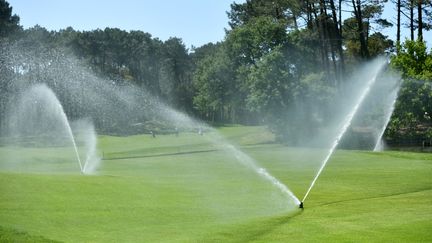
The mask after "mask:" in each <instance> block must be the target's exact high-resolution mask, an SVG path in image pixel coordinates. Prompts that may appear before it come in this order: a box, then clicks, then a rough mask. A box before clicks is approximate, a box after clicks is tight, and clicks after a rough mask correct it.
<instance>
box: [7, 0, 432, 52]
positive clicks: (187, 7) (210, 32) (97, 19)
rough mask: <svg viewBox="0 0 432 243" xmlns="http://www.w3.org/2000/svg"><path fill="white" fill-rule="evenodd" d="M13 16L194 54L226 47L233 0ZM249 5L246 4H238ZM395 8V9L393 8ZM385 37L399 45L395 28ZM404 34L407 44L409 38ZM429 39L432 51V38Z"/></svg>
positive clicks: (97, 5)
mask: <svg viewBox="0 0 432 243" xmlns="http://www.w3.org/2000/svg"><path fill="white" fill-rule="evenodd" d="M8 2H9V3H10V4H11V6H12V7H13V12H14V13H16V14H18V15H19V16H20V18H21V21H20V23H21V25H23V26H24V28H29V27H32V26H34V25H36V24H39V25H40V26H42V27H45V28H47V29H48V30H59V29H64V28H66V27H68V26H72V27H73V28H74V29H76V30H94V29H97V28H100V29H104V28H105V27H117V28H120V29H123V30H142V31H144V32H148V33H150V34H151V35H152V36H153V37H158V38H159V39H161V40H166V39H168V38H169V37H172V36H175V37H179V38H182V39H183V42H184V43H185V44H186V46H187V47H188V48H190V47H191V45H193V46H196V47H198V46H201V45H203V44H206V43H208V42H217V41H221V40H223V38H224V35H225V31H224V28H228V17H227V15H226V11H228V10H229V9H230V4H231V3H232V2H233V0H116V1H113V0H8ZM235 2H237V3H240V2H245V0H235ZM388 5H389V4H388ZM384 17H387V18H389V19H392V20H394V21H395V11H394V10H393V8H392V6H387V7H386V9H385V12H384ZM382 32H383V34H385V35H388V36H389V37H390V38H392V39H393V40H394V39H395V38H396V30H395V28H391V29H385V30H383V31H382ZM408 35H409V32H408V30H404V31H403V33H402V40H404V39H405V37H408ZM424 39H425V40H426V41H427V42H428V46H429V47H431V44H432V43H431V42H432V32H431V31H429V32H425V33H424Z"/></svg>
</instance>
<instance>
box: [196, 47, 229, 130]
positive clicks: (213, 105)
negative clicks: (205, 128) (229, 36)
mask: <svg viewBox="0 0 432 243" xmlns="http://www.w3.org/2000/svg"><path fill="white" fill-rule="evenodd" d="M230 63H231V61H230V59H229V57H228V54H227V53H226V51H225V49H224V47H223V46H221V45H219V46H218V47H217V48H216V49H215V50H214V51H212V52H211V53H209V54H208V55H206V56H205V57H204V58H202V59H201V60H199V62H198V64H197V67H196V70H195V73H194V79H193V84H194V88H195V90H196V96H195V97H194V98H193V103H194V106H195V108H196V109H197V110H198V111H199V112H200V115H201V117H203V118H205V119H208V120H211V121H213V122H215V121H221V120H222V121H223V116H224V113H225V110H228V109H229V106H230V105H231V104H232V102H231V99H232V98H233V96H234V95H235V94H236V87H235V80H234V70H233V68H232V65H230Z"/></svg>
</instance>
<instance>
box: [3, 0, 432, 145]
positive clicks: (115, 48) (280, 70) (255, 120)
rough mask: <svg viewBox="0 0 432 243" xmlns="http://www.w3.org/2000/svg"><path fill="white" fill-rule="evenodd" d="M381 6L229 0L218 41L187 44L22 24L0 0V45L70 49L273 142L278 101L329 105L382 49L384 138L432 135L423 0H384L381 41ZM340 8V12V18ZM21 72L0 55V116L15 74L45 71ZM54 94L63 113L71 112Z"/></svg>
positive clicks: (47, 51) (430, 63)
mask: <svg viewBox="0 0 432 243" xmlns="http://www.w3.org/2000/svg"><path fill="white" fill-rule="evenodd" d="M386 2H387V1H382V0H339V1H334V0H303V1H298V0H275V1H266V0H247V1H246V2H245V3H240V4H236V3H233V4H231V9H230V10H229V11H228V12H227V14H228V17H229V26H230V27H229V29H227V30H226V35H225V38H224V40H223V41H221V42H218V43H208V44H206V45H203V46H201V47H193V48H191V49H188V48H186V46H185V44H184V43H183V41H182V40H181V39H180V38H176V37H172V38H170V39H168V40H166V41H162V40H160V39H158V38H154V37H152V35H151V34H150V33H146V32H143V31H140V30H137V31H124V30H121V29H118V28H105V29H103V30H101V29H97V30H92V31H78V30H74V29H73V28H71V27H68V28H66V29H63V30H59V31H48V30H46V29H45V28H44V27H42V26H34V27H32V28H28V29H23V28H22V27H21V26H20V23H19V13H13V11H12V9H13V8H12V6H10V5H9V3H8V2H7V1H5V0H0V50H1V51H2V52H5V50H6V49H7V48H9V47H10V46H14V48H18V49H21V50H25V53H27V54H28V55H29V56H38V55H45V56H44V59H43V60H53V61H55V60H56V59H57V58H59V56H62V55H73V56H75V57H76V58H77V59H78V60H80V61H81V62H82V63H85V65H86V66H87V67H88V68H89V69H90V70H91V71H92V72H94V73H95V74H96V75H98V76H100V77H101V78H104V79H106V80H107V82H113V83H116V84H118V85H122V84H124V83H128V84H133V85H135V86H136V87H141V88H143V89H145V90H146V91H147V92H149V93H151V94H152V95H154V96H156V97H158V98H160V99H161V100H164V101H165V102H167V103H168V104H169V105H170V106H172V107H174V108H175V109H178V110H180V111H183V112H185V113H187V114H189V115H191V116H193V117H198V118H200V119H202V120H204V121H207V122H209V123H213V124H225V123H238V124H266V125H268V126H269V127H270V128H271V129H272V131H274V132H275V133H276V134H277V135H278V139H280V140H281V141H283V140H284V136H287V126H288V125H289V124H288V123H287V122H286V119H287V116H289V114H287V107H288V106H290V105H292V104H298V103H301V102H302V99H304V97H305V95H308V96H310V97H309V98H310V99H312V100H314V101H315V102H317V103H320V104H323V103H324V104H325V103H328V104H331V99H332V97H334V96H335V95H338V94H339V93H340V92H343V87H344V82H345V77H347V76H349V75H350V73H352V72H353V71H354V69H355V67H356V65H358V64H360V63H363V62H366V61H367V60H371V59H372V58H374V57H377V56H379V55H390V56H391V64H392V67H394V68H395V69H396V70H399V71H400V72H401V73H402V76H403V79H404V82H403V86H402V88H401V91H400V94H399V98H398V102H397V104H396V110H395V113H394V115H393V117H392V120H391V122H390V126H389V129H388V130H387V133H386V137H387V139H389V140H398V139H399V140H400V139H402V138H403V139H423V140H424V139H432V120H431V115H430V114H431V113H432V50H427V47H426V44H425V41H431V40H424V39H423V34H422V33H423V31H425V30H430V28H431V27H432V3H431V1H430V0H392V2H391V4H392V5H393V7H394V8H395V9H396V10H397V11H396V12H397V16H396V23H395V25H396V27H397V39H396V40H391V39H389V38H388V37H387V36H385V35H383V34H382V33H381V32H380V31H381V30H382V29H384V28H387V27H390V26H392V25H394V24H393V23H391V20H386V19H383V18H382V12H383V9H384V4H385V3H386ZM343 13H345V14H343ZM346 13H349V15H350V17H347V18H344V17H343V16H346V15H347V14H346ZM403 28H407V29H409V31H410V34H411V35H410V39H407V40H401V39H400V32H401V29H403ZM21 65H24V66H25V65H26V64H25V63H24V64H21ZM28 65H30V64H28ZM20 68H21V69H22V68H23V67H20ZM24 68H25V69H26V70H27V72H26V73H25V74H23V73H22V72H20V71H17V67H16V66H14V65H11V64H10V63H9V61H8V60H7V55H0V77H1V78H0V114H2V116H3V114H4V113H5V111H6V105H7V100H8V99H9V97H10V96H12V95H14V92H15V91H14V82H15V81H16V80H17V78H21V79H31V82H33V83H38V82H46V80H44V76H43V75H40V74H42V73H44V70H45V69H49V68H50V67H49V65H43V64H40V65H33V66H28V67H24ZM59 96H60V97H59V99H60V100H62V101H63V102H62V104H63V105H64V106H65V107H66V109H65V110H66V111H67V113H68V117H71V118H73V117H75V116H77V114H74V111H73V110H68V109H67V106H68V105H67V101H64V99H62V97H61V94H59ZM69 102H73V101H69ZM311 109H313V108H311ZM306 114H308V113H307V112H306ZM308 120H311V119H304V120H303V121H308Z"/></svg>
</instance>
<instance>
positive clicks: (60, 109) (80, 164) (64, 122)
mask: <svg viewBox="0 0 432 243" xmlns="http://www.w3.org/2000/svg"><path fill="white" fill-rule="evenodd" d="M58 108H59V112H60V114H61V117H62V119H63V124H64V125H65V127H66V129H67V131H68V134H69V137H70V139H71V141H72V144H73V147H74V151H75V155H76V157H77V160H78V165H79V167H80V171H81V173H84V168H83V165H82V163H81V159H80V156H79V153H78V148H77V145H76V142H75V138H74V135H73V132H72V128H71V126H70V124H69V121H68V119H67V117H66V114H65V112H64V109H63V106H62V105H61V104H60V103H59V104H58Z"/></svg>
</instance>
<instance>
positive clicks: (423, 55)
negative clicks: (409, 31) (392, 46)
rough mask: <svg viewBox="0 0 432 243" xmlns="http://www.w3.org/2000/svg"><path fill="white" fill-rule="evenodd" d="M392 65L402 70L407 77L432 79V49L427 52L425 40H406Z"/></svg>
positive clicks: (393, 59)
mask: <svg viewBox="0 0 432 243" xmlns="http://www.w3.org/2000/svg"><path fill="white" fill-rule="evenodd" d="M392 65H393V66H394V67H395V68H396V69H398V70H399V71H401V72H402V74H403V76H404V77H405V78H412V79H417V80H424V81H432V51H431V52H430V53H428V52H427V48H426V43H425V42H423V41H409V40H407V41H405V43H404V44H403V45H402V47H401V49H400V50H399V53H398V55H397V56H394V57H393V58H392Z"/></svg>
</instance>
